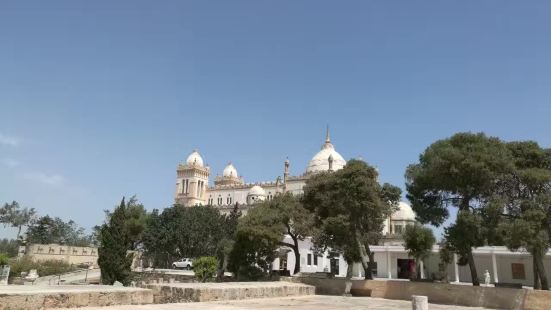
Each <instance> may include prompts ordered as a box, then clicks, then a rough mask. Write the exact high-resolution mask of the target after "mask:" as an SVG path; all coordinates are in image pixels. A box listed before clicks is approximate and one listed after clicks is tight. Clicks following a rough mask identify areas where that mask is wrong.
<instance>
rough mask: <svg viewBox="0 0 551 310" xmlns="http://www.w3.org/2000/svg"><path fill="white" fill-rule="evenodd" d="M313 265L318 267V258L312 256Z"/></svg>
mask: <svg viewBox="0 0 551 310" xmlns="http://www.w3.org/2000/svg"><path fill="white" fill-rule="evenodd" d="M314 265H315V266H317V265H318V256H317V255H314Z"/></svg>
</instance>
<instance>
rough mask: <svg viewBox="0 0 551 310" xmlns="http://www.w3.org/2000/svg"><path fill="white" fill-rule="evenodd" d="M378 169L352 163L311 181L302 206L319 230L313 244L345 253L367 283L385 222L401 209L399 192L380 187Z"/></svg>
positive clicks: (306, 188)
mask: <svg viewBox="0 0 551 310" xmlns="http://www.w3.org/2000/svg"><path fill="white" fill-rule="evenodd" d="M377 178H378V173H377V171H376V169H375V168H373V167H371V166H369V165H368V164H366V163H365V162H363V161H360V160H350V161H349V162H348V163H347V164H346V165H345V166H344V168H343V169H341V170H338V171H335V172H331V173H321V174H318V175H315V176H313V177H311V178H310V179H309V180H308V181H307V182H306V186H305V187H304V196H303V203H304V206H305V208H306V209H307V210H309V211H311V212H312V213H314V220H315V221H316V226H317V228H318V229H319V230H318V232H317V233H316V238H315V239H314V241H315V242H316V243H317V247H318V248H327V247H331V248H332V249H336V250H339V251H342V253H343V255H344V257H345V259H346V260H347V261H349V262H354V261H357V259H358V258H359V260H360V261H361V263H362V266H363V268H364V270H365V275H366V278H367V279H371V278H372V273H371V270H370V266H372V265H373V263H374V253H373V252H372V251H371V250H370V247H369V245H370V244H378V242H379V240H380V239H381V237H382V230H383V226H384V221H385V219H386V218H387V217H388V216H389V215H390V214H391V213H392V212H393V211H394V210H396V209H397V207H398V202H399V199H400V189H399V188H397V187H396V186H393V185H390V184H384V185H382V186H381V185H380V184H379V182H378V181H377Z"/></svg>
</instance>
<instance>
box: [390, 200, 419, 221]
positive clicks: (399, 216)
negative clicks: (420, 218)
mask: <svg viewBox="0 0 551 310" xmlns="http://www.w3.org/2000/svg"><path fill="white" fill-rule="evenodd" d="M398 207H399V209H398V211H396V212H394V213H392V216H391V219H392V220H393V221H394V220H396V221H415V212H413V210H412V209H411V207H410V206H409V205H408V204H407V203H405V202H403V201H400V203H398Z"/></svg>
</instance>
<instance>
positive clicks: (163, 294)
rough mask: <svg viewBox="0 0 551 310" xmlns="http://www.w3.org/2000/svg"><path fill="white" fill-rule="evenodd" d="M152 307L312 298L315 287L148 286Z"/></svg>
mask: <svg viewBox="0 0 551 310" xmlns="http://www.w3.org/2000/svg"><path fill="white" fill-rule="evenodd" d="M146 288H148V289H151V290H153V295H154V297H153V299H154V303H156V304H164V303H183V302H203V301H220V300H239V299H253V298H275V297H289V296H306V295H314V294H315V287H314V286H310V285H306V284H302V283H290V282H279V281H277V282H224V283H157V284H148V285H146Z"/></svg>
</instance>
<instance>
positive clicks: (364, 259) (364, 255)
mask: <svg viewBox="0 0 551 310" xmlns="http://www.w3.org/2000/svg"><path fill="white" fill-rule="evenodd" d="M356 244H357V245H358V249H359V251H360V261H361V263H362V267H363V268H364V272H366V275H365V277H367V270H368V269H369V263H368V259H369V257H368V255H367V251H366V249H365V246H364V245H363V244H362V242H361V241H360V238H359V236H358V233H356Z"/></svg>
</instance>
